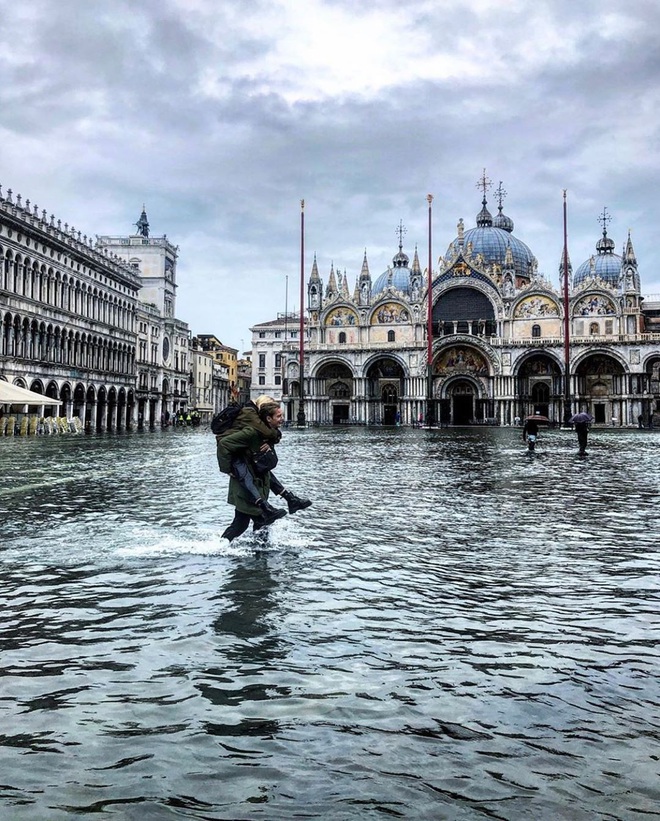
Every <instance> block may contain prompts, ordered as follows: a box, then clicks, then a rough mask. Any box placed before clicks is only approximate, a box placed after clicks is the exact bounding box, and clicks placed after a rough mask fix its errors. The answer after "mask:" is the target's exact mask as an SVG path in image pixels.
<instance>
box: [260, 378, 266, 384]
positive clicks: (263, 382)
mask: <svg viewBox="0 0 660 821" xmlns="http://www.w3.org/2000/svg"><path fill="white" fill-rule="evenodd" d="M259 384H260V385H265V384H266V377H265V376H260V377H259Z"/></svg>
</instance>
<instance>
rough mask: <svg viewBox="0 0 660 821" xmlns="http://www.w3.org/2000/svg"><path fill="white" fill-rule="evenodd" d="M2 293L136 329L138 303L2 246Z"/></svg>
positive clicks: (107, 323)
mask: <svg viewBox="0 0 660 821" xmlns="http://www.w3.org/2000/svg"><path fill="white" fill-rule="evenodd" d="M0 290H5V291H9V292H11V293H13V294H15V295H16V296H22V297H25V298H26V299H31V300H35V301H37V302H40V303H43V304H45V305H50V306H51V307H53V308H59V309H61V310H63V311H68V312H69V313H72V314H76V316H82V317H85V318H87V319H91V320H94V321H96V322H103V323H105V324H106V325H112V326H114V327H116V328H122V329H124V330H127V331H133V330H134V329H135V315H136V303H135V301H131V300H130V299H128V298H121V297H118V296H116V295H113V294H110V293H108V292H107V291H104V290H103V289H102V288H99V287H98V286H96V285H94V286H92V285H88V284H87V283H85V282H82V281H80V280H78V279H77V278H75V277H73V276H69V275H68V274H66V273H62V272H61V271H59V270H56V269H54V268H52V267H50V266H48V267H47V266H46V265H43V264H42V265H39V263H38V262H37V261H34V260H31V259H30V258H29V257H27V256H26V257H22V256H21V254H16V255H14V254H13V252H12V251H11V250H6V251H5V250H4V249H3V248H2V246H0Z"/></svg>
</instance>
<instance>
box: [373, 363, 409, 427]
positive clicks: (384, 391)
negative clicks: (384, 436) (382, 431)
mask: <svg viewBox="0 0 660 821" xmlns="http://www.w3.org/2000/svg"><path fill="white" fill-rule="evenodd" d="M404 377H405V374H404V371H403V367H402V366H401V364H400V363H399V362H397V361H396V359H394V358H393V357H390V356H384V357H380V358H378V359H376V361H375V362H372V363H371V365H370V366H369V368H368V369H367V396H368V397H369V398H370V399H371V400H372V401H374V400H375V401H376V402H377V403H378V407H377V408H376V409H375V411H376V413H375V415H374V421H380V423H381V424H383V425H395V424H396V423H397V422H398V421H399V420H400V418H401V414H400V409H399V398H400V396H401V395H402V394H403V392H404Z"/></svg>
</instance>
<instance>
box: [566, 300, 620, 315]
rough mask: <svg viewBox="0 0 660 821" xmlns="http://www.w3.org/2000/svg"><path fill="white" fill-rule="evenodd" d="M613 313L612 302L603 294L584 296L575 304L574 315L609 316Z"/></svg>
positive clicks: (614, 310)
mask: <svg viewBox="0 0 660 821" xmlns="http://www.w3.org/2000/svg"><path fill="white" fill-rule="evenodd" d="M615 313H616V309H615V307H614V305H613V303H612V302H611V301H610V300H609V299H607V297H604V296H585V297H583V298H582V299H581V300H580V301H579V302H578V304H577V305H576V306H575V315H576V316H611V315H612V314H615Z"/></svg>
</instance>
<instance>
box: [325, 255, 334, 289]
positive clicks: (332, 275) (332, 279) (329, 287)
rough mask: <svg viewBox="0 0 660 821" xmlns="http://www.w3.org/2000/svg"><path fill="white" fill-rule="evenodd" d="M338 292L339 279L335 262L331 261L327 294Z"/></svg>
mask: <svg viewBox="0 0 660 821" xmlns="http://www.w3.org/2000/svg"><path fill="white" fill-rule="evenodd" d="M336 293H337V280H336V278H335V265H334V262H331V263H330V276H329V277H328V287H327V288H326V291H325V295H326V296H334V295H335V294H336Z"/></svg>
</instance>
